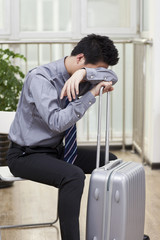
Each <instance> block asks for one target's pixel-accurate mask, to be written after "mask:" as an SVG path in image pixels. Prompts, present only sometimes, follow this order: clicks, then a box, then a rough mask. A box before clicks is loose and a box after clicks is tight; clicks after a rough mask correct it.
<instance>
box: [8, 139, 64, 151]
mask: <svg viewBox="0 0 160 240" xmlns="http://www.w3.org/2000/svg"><path fill="white" fill-rule="evenodd" d="M10 148H18V149H20V150H22V151H23V152H24V153H26V154H31V153H56V154H59V153H60V152H61V151H62V149H63V146H62V144H60V145H59V146H57V147H55V148H52V147H41V146H37V147H29V146H21V145H19V144H17V143H15V142H12V141H11V143H10Z"/></svg>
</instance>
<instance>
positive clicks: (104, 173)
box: [86, 88, 145, 240]
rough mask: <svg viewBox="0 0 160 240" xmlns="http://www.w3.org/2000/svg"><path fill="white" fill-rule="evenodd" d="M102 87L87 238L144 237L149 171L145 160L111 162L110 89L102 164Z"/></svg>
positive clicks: (118, 239)
mask: <svg viewBox="0 0 160 240" xmlns="http://www.w3.org/2000/svg"><path fill="white" fill-rule="evenodd" d="M102 92H103V88H101V90H100V97H99V113H98V132H97V163H96V167H97V168H96V169H95V170H94V171H93V173H92V175H91V179H90V187H89V194H88V207H87V226H86V240H143V234H144V218H145V172H144V168H143V166H142V164H140V163H135V162H123V161H122V160H120V159H118V160H115V161H112V162H109V93H107V105H106V107H107V109H106V140H105V143H106V146H105V148H106V152H105V162H106V165H105V166H104V167H101V168H99V162H100V138H101V137H100V135H101V112H102V110H101V106H102V103H101V99H102Z"/></svg>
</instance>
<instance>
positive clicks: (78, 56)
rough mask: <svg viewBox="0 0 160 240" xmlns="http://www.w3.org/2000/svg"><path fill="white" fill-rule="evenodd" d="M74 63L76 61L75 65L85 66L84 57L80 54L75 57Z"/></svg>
mask: <svg viewBox="0 0 160 240" xmlns="http://www.w3.org/2000/svg"><path fill="white" fill-rule="evenodd" d="M76 61H77V64H82V65H84V64H85V56H84V54H83V53H80V54H78V55H76Z"/></svg>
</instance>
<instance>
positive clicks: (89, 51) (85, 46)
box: [71, 34, 119, 66]
mask: <svg viewBox="0 0 160 240" xmlns="http://www.w3.org/2000/svg"><path fill="white" fill-rule="evenodd" d="M80 53H83V54H84V56H85V64H88V63H91V64H96V63H98V62H100V61H102V62H105V63H107V64H108V65H110V66H113V65H115V64H117V63H118V60H119V58H118V50H117V48H116V47H115V45H114V43H113V41H112V40H111V39H109V38H108V37H107V36H100V35H96V34H90V35H88V36H86V37H84V38H82V39H81V40H80V42H79V43H78V44H77V45H76V46H75V48H74V49H73V50H72V52H71V56H76V55H78V54H80Z"/></svg>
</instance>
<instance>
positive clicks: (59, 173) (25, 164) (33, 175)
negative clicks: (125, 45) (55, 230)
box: [7, 143, 116, 240]
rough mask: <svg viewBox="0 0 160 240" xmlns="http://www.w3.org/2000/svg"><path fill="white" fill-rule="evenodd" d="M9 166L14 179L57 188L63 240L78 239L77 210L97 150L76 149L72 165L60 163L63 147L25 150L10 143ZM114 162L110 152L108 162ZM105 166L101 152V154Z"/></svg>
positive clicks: (93, 164)
mask: <svg viewBox="0 0 160 240" xmlns="http://www.w3.org/2000/svg"><path fill="white" fill-rule="evenodd" d="M7 159H8V166H9V168H10V171H11V172H12V174H13V175H14V176H19V177H22V178H26V179H29V180H32V181H36V182H39V183H44V184H47V185H51V186H54V187H57V188H59V202H58V215H59V220H60V229H61V236H62V240H79V239H80V233H79V211H80V202H81V196H82V193H83V187H84V180H85V174H86V173H91V172H92V171H93V169H94V168H95V166H96V148H92V147H79V148H78V156H77V159H76V161H75V163H74V164H73V165H72V164H69V163H66V162H65V161H63V148H62V147H59V148H57V149H52V148H28V147H21V146H19V145H17V144H14V143H12V145H11V147H10V149H9V151H8V156H7ZM114 159H116V156H115V155H114V154H111V153H110V160H114ZM101 165H104V151H101Z"/></svg>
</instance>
